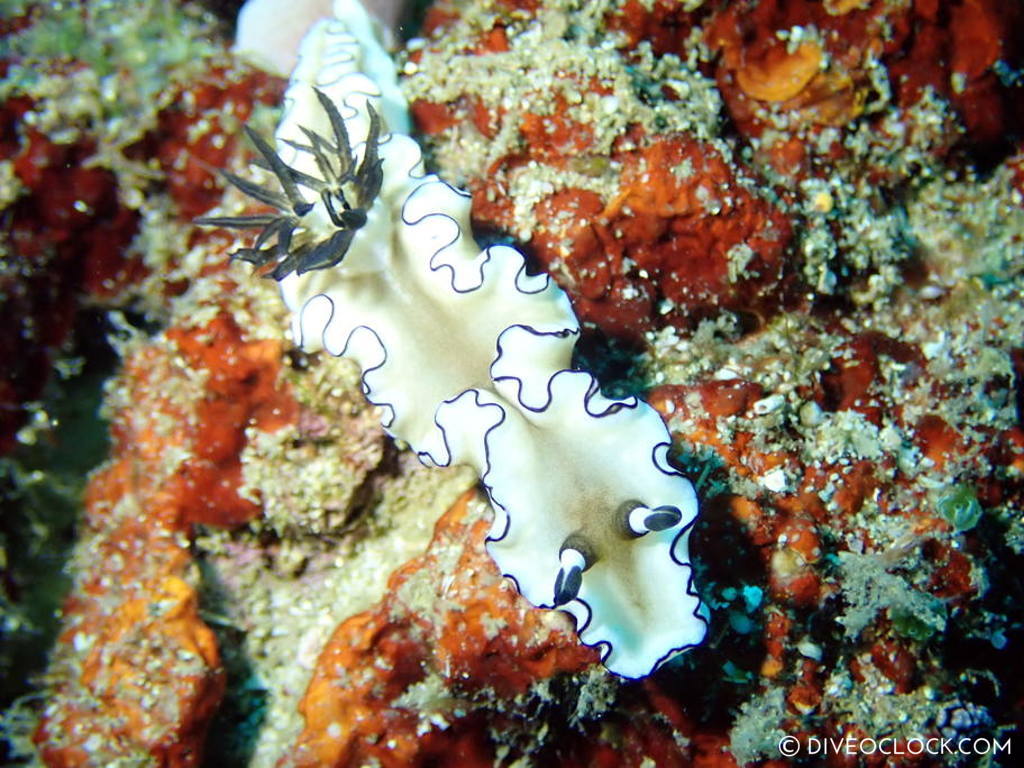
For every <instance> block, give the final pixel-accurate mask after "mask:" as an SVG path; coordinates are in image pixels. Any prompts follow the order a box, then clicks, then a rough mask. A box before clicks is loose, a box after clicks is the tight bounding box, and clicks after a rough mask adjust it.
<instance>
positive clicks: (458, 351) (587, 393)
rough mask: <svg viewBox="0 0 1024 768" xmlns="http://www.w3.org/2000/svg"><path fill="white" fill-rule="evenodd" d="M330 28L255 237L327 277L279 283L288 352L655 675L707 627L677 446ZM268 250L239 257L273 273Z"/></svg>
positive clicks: (579, 616) (372, 44) (543, 595)
mask: <svg viewBox="0 0 1024 768" xmlns="http://www.w3.org/2000/svg"><path fill="white" fill-rule="evenodd" d="M334 11H335V18H333V19H328V20H324V21H322V22H319V23H318V24H316V25H315V26H314V27H313V28H312V29H311V30H310V32H309V33H308V34H307V35H306V37H305V39H304V40H303V43H302V46H301V49H300V52H299V63H298V65H297V67H296V69H295V71H294V73H293V75H292V77H291V81H290V84H289V86H288V90H287V93H286V96H285V114H284V117H283V119H282V121H281V124H280V126H279V127H278V129H277V133H276V140H277V141H276V145H277V146H276V151H277V155H278V157H279V158H280V160H281V161H283V162H284V163H285V165H286V166H288V167H289V168H290V170H289V171H287V173H288V175H289V176H290V177H291V179H292V180H294V184H295V189H294V190H293V194H297V195H298V198H296V199H297V200H298V204H297V205H295V203H296V199H292V197H291V196H290V197H289V201H290V202H289V205H291V206H292V207H293V208H295V214H296V215H295V216H291V214H286V215H285V216H284V217H279V219H276V220H275V221H277V222H278V223H273V222H271V221H270V219H271V217H262V218H260V219H259V222H258V224H259V225H261V226H265V227H266V228H267V229H270V228H272V227H273V228H276V229H275V233H276V234H277V235H278V241H279V248H278V249H277V250H276V251H275V253H274V254H273V258H275V259H283V255H284V251H285V250H288V249H291V250H290V251H289V252H292V251H295V249H296V248H298V249H299V250H300V251H301V249H302V248H305V249H306V251H305V252H306V253H307V254H309V253H310V251H311V250H312V251H313V253H314V255H313V256H308V255H307V256H304V257H302V258H304V259H306V260H307V261H312V262H317V263H315V264H311V265H309V266H307V267H306V268H304V267H303V264H304V262H303V260H302V259H301V258H300V259H298V261H297V262H296V261H294V259H293V262H292V263H290V264H289V266H288V267H287V270H286V269H283V268H280V267H279V272H275V276H276V277H278V278H279V280H280V286H281V293H282V295H283V297H284V300H285V302H286V303H287V304H288V306H289V308H290V309H291V310H292V312H293V313H294V314H293V326H292V331H293V334H294V337H295V339H296V340H297V342H298V343H300V344H301V345H302V347H303V348H304V349H305V350H308V351H315V350H318V349H325V350H327V351H328V352H329V353H330V354H332V355H344V356H347V357H351V358H353V359H354V360H355V361H356V362H357V363H358V364H359V365H360V366H361V368H362V371H363V376H362V380H363V389H364V391H365V393H366V397H367V398H368V399H369V400H370V401H371V402H373V403H375V404H377V405H379V406H381V407H382V408H383V410H384V412H385V416H384V426H385V427H386V429H387V431H388V432H389V433H390V434H391V435H393V436H394V437H396V438H400V439H401V440H404V441H405V442H406V443H408V444H409V445H410V446H411V447H412V448H413V450H415V451H416V452H417V454H418V455H419V457H420V459H421V460H422V461H423V462H424V463H427V464H434V465H439V466H446V465H450V464H453V463H466V464H470V465H472V466H473V467H475V468H476V470H477V472H478V473H479V476H480V479H481V482H482V483H483V485H484V486H485V488H486V490H487V492H488V494H489V496H490V499H491V503H492V506H493V508H494V515H495V516H494V524H493V527H492V529H491V532H490V536H489V538H488V541H487V548H488V551H489V552H490V554H491V556H492V557H493V558H494V561H495V562H496V563H497V565H498V567H499V568H500V569H501V571H502V572H503V573H504V574H505V575H507V576H509V577H510V578H512V579H513V580H514V581H515V583H516V585H517V587H518V588H519V591H520V592H521V593H522V594H523V595H524V596H525V597H526V598H527V599H528V600H529V601H530V602H531V603H533V604H534V605H537V606H541V607H549V608H550V607H558V608H560V609H562V610H565V611H568V612H569V613H570V614H572V615H573V616H574V617H575V619H576V624H577V629H578V631H579V634H580V637H581V639H582V640H583V642H584V643H587V644H588V645H593V646H598V647H600V648H601V650H602V653H603V654H604V663H605V665H606V666H607V667H608V668H609V669H610V670H611V671H613V672H615V673H618V674H620V675H623V676H626V677H640V676H643V675H646V674H648V673H650V672H651V671H652V670H653V669H654V668H656V667H657V666H658V665H659V664H660V663H661V662H663V661H664V660H666V659H667V658H669V657H670V656H672V655H674V654H675V653H676V652H678V651H680V650H682V649H685V648H688V647H691V646H693V645H696V644H697V643H699V642H700V641H701V640H702V639H703V637H704V634H705V629H706V624H705V621H704V619H703V618H702V617H701V616H700V613H699V609H700V605H699V601H698V599H697V597H696V594H695V592H694V587H693V579H692V568H691V565H690V561H689V554H688V550H687V546H688V538H689V533H690V529H691V526H692V524H693V521H694V519H695V517H696V515H697V499H696V496H695V494H694V490H693V486H692V485H691V484H690V482H689V481H688V480H687V479H686V478H685V477H684V476H683V475H681V474H680V473H679V472H677V471H676V470H674V469H673V468H672V467H671V466H670V465H669V463H668V460H667V458H668V453H669V450H670V445H671V439H670V437H669V434H668V432H667V430H666V428H665V426H664V424H663V423H662V421H661V418H660V417H659V416H658V414H657V413H656V412H655V411H654V410H653V409H652V408H651V407H650V406H648V405H647V404H646V403H644V402H643V401H640V400H637V399H635V398H630V399H628V400H611V399H608V398H606V397H604V396H603V395H602V394H601V393H600V391H599V389H598V385H597V382H596V381H595V380H594V378H593V377H592V376H591V375H590V374H588V373H585V372H581V371H573V370H571V356H572V351H573V346H574V344H575V343H576V339H577V337H578V335H579V325H578V322H577V320H576V317H575V315H574V313H573V311H572V307H571V306H570V303H569V300H568V298H567V297H566V295H565V293H564V292H563V291H562V290H561V289H559V288H558V287H557V286H556V285H555V284H554V282H553V281H551V280H550V279H549V278H548V277H547V276H544V275H529V274H527V272H526V268H525V263H524V260H523V257H522V255H521V254H520V253H519V252H518V251H516V250H515V249H513V248H510V247H507V246H491V247H488V248H484V249H482V250H481V249H480V247H479V246H478V245H477V244H476V242H474V240H473V238H472V234H471V230H470V220H469V209H470V200H469V197H468V196H467V195H466V194H464V193H463V192H460V191H459V190H456V189H454V188H452V187H451V186H449V185H448V184H446V183H445V182H444V181H442V180H441V179H439V178H438V177H437V176H435V175H433V174H425V173H424V169H423V160H422V156H421V152H420V148H419V146H418V145H417V143H416V142H415V141H414V140H413V139H412V138H410V137H409V136H408V135H407V134H408V132H409V130H410V129H409V126H410V120H409V115H408V111H407V107H406V104H405V101H404V99H403V97H402V95H401V92H400V91H399V88H398V84H397V80H396V75H395V67H394V64H393V63H392V61H391V59H390V58H389V57H388V56H387V54H386V53H385V51H384V49H383V47H382V46H381V44H380V42H379V39H378V37H377V35H376V34H375V31H374V27H373V25H372V23H371V20H370V19H369V18H368V16H367V15H366V12H365V11H364V10H363V8H362V6H361V5H360V4H359V3H358V2H354V0H338V1H337V2H336V3H335V6H334ZM317 91H319V92H320V95H318V93H317ZM324 97H326V101H328V102H329V105H330V104H332V105H334V109H335V110H336V112H335V115H336V116H338V115H340V119H341V120H343V122H344V133H347V136H339V131H338V129H337V126H335V125H332V118H331V114H330V108H329V105H327V107H326V108H325V98H324ZM374 115H380V122H381V123H382V124H383V128H382V129H379V130H380V135H379V137H378V135H377V134H378V128H377V127H376V125H375V123H376V121H377V118H376V117H375V116H374ZM313 134H317V135H318V136H319V139H317V138H315V137H314V135H313ZM332 137H333V138H332ZM318 141H319V142H320V144H321V148H322V149H323V151H322V152H320V153H319V156H318V153H317V152H316V151H314V150H313V148H312V147H313V146H314V145H315V144H316V143H317V142H318ZM346 141H348V142H350V146H351V155H352V157H353V160H352V162H351V164H350V168H349V169H347V170H346V168H345V167H344V166H345V164H346V163H347V162H348V157H347V152H344V151H343V150H342V149H341V147H340V146H339V145H341V144H343V143H345V142H346ZM374 146H376V152H377V153H378V155H379V159H380V162H379V168H380V171H379V174H378V176H379V178H378V177H375V176H374V172H375V168H376V167H377V166H376V165H375V164H374V162H373V161H374V155H373V154H372V153H373V152H374ZM331 152H335V153H337V154H338V156H339V157H341V155H342V154H345V157H343V158H342V160H340V161H337V162H338V166H341V167H338V166H332V167H331V168H327V169H325V167H324V162H325V157H324V155H328V154H330V153H331ZM368 153H369V157H368ZM336 160H337V158H330V159H329V162H331V163H334V162H335V161H336ZM269 165H270V164H268V167H269ZM357 165H359V170H358V172H356V170H355V168H356V166H357ZM272 170H275V172H278V178H279V179H280V178H281V175H282V173H284V171H281V168H280V166H276V167H275V168H272ZM346 174H347V175H346ZM325 175H328V176H330V175H333V176H334V177H335V180H336V181H337V179H339V178H340V179H341V182H340V183H339V184H335V187H338V186H341V187H343V190H341V191H336V192H331V191H330V190H328V191H327V192H325V191H324V189H323V185H322V184H319V183H316V181H315V180H324V177H325ZM356 176H359V180H358V184H356V182H354V181H353V179H355V178H356ZM378 182H379V192H377V193H376V195H374V194H371V193H372V192H373V189H374V188H375V187H376V184H377V183H378ZM354 184H356V186H355V187H354V186H353V185H354ZM359 185H361V186H359ZM318 187H320V188H318ZM353 189H355V191H353ZM345 190H347V191H345ZM360 190H362V191H360ZM353 197H355V198H361V197H362V198H365V201H364V202H365V203H366V205H367V208H366V210H365V211H363V213H365V217H363V215H362V213H360V212H359V211H358V210H355V209H353V210H349V207H350V202H351V201H352V198H353ZM261 199H262V198H261ZM331 208H333V209H334V210H333V211H332V210H330V209H331ZM343 209H344V210H343ZM284 218H287V219H288V222H289V223H288V224H287V225H281V224H280V219H284ZM364 218H365V221H364V220H363V219H364ZM341 220H344V221H342V223H341V224H340V225H339V221H341ZM206 221H207V223H211V222H212V223H217V222H219V223H221V224H228V225H233V226H255V224H254V223H253V221H249V222H248V223H246V224H239V223H237V222H238V221H240V219H233V220H232V219H219V220H217V219H208V220H206ZM231 222H235V223H234V224H232V223H231ZM346 222H347V223H346ZM339 226H340V227H341V230H339ZM282 227H283V228H284V229H286V230H287V234H286V235H285V236H284V237H283V239H284V241H285V242H284V244H283V245H281V240H282V234H281V231H280V230H281V228H282ZM345 227H349V228H350V229H351V231H349V232H348V233H347V234H345V235H344V236H343V237H336V236H338V233H339V231H343V230H344V228H345ZM262 237H263V236H261V238H262ZM332 238H336V240H337V242H339V243H341V242H342V241H344V243H343V244H342V245H340V246H338V249H336V250H338V252H337V253H335V254H333V255H332V254H328V256H331V258H327V259H326V262H328V263H327V264H326V265H325V264H324V263H323V262H325V258H324V254H325V252H326V251H327V250H330V249H329V248H327V246H324V247H323V248H320V249H319V250H317V249H316V248H315V247H314V244H317V243H327V242H331V239H332ZM263 242H265V239H264V240H263ZM260 244H261V243H260V242H258V243H257V251H253V250H252V249H243V250H244V251H245V254H246V255H242V258H249V260H252V261H256V262H257V263H259V264H261V265H262V264H266V263H267V262H268V261H269V260H270V259H271V256H268V255H266V253H267V252H266V251H263V252H259V251H258V247H259V245H260ZM331 247H334V246H331ZM339 249H340V250H339ZM240 254H241V252H240Z"/></svg>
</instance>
